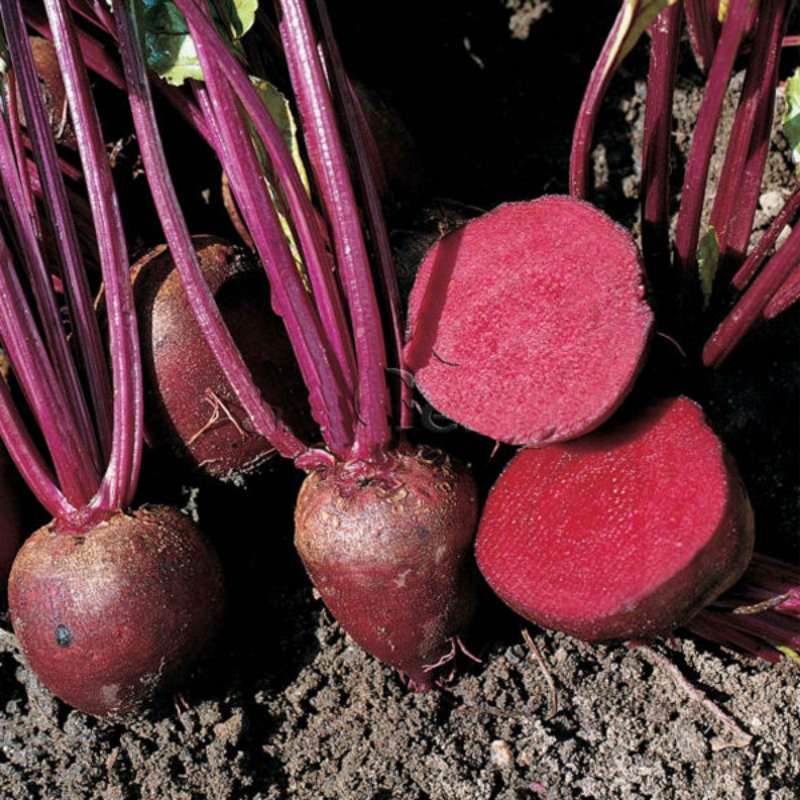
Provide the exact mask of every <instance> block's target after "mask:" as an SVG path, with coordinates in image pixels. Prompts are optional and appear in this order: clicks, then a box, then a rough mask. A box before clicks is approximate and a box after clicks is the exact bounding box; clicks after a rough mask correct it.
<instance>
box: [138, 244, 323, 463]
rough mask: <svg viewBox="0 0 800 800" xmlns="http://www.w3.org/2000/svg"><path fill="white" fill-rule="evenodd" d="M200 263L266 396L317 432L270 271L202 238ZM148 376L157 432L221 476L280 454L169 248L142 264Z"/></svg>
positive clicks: (163, 442) (150, 423)
mask: <svg viewBox="0 0 800 800" xmlns="http://www.w3.org/2000/svg"><path fill="white" fill-rule="evenodd" d="M193 243H194V246H195V248H196V250H197V255H198V260H199V263H200V268H201V270H202V272H203V276H204V278H205V279H206V281H207V282H208V284H209V288H210V290H211V292H212V293H213V295H214V297H215V299H216V301H217V303H218V304H219V307H220V310H221V313H222V315H223V317H224V319H225V321H226V323H227V324H228V327H229V328H230V331H231V334H232V335H233V337H234V340H235V341H236V343H237V344H238V345H239V348H240V350H241V351H242V355H243V357H244V359H245V362H246V363H247V365H248V367H249V368H250V371H251V374H252V376H253V380H254V382H255V383H256V385H257V386H258V388H259V389H260V390H261V392H262V394H263V396H264V398H265V400H266V401H267V402H269V403H270V405H271V406H273V407H274V408H275V409H276V412H277V413H278V414H279V415H280V416H281V417H282V418H283V419H285V420H287V421H288V422H289V423H290V424H291V425H292V426H293V427H294V428H296V429H297V430H298V432H299V433H300V434H301V435H302V436H307V437H313V436H314V428H313V423H312V422H311V419H310V416H309V414H308V410H307V409H308V402H307V400H306V394H307V393H306V391H305V388H304V386H303V383H302V380H301V378H300V375H299V373H298V370H297V366H296V363H295V359H294V355H293V353H292V350H291V346H290V344H289V341H288V339H287V337H286V332H285V330H284V327H283V325H282V323H281V321H280V319H279V318H278V317H277V316H276V315H275V314H274V313H273V312H272V310H271V308H270V305H269V287H268V284H267V281H266V279H265V277H264V273H263V270H262V269H261V268H260V266H259V265H258V264H256V263H255V262H254V261H253V260H252V259H251V258H249V257H248V256H247V255H246V254H245V253H244V251H242V250H241V249H237V248H235V247H233V246H232V245H230V244H228V243H227V242H225V241H223V240H221V239H217V238H214V237H211V236H197V237H194V238H193ZM133 274H134V296H135V298H136V303H137V311H138V316H139V328H140V331H141V342H142V360H143V366H144V374H145V391H146V403H147V406H146V419H145V421H146V426H147V436H148V439H149V441H150V443H151V444H152V445H154V446H159V445H160V446H167V447H169V448H170V449H172V450H173V451H174V452H176V453H177V454H178V455H179V457H181V458H183V459H184V460H186V461H188V462H189V463H190V464H192V465H193V466H194V467H196V468H198V469H200V470H201V471H203V472H205V473H207V474H209V475H211V476H213V477H217V478H230V477H236V476H238V475H241V474H246V473H248V472H251V471H253V470H254V469H256V468H257V467H258V466H259V464H261V463H262V462H263V461H264V459H266V458H267V457H268V456H269V455H270V454H271V453H272V452H273V448H272V446H271V445H270V444H269V442H268V441H267V440H266V439H265V438H264V437H263V436H260V435H259V434H258V433H257V432H256V431H255V430H254V429H253V425H252V423H251V421H250V419H249V418H248V416H247V414H245V413H244V412H243V411H242V409H241V408H240V406H239V404H238V402H237V400H236V396H235V394H234V393H233V391H232V390H231V388H230V385H229V384H228V382H227V381H226V379H225V376H224V375H223V373H222V370H221V369H220V367H219V365H218V364H217V362H216V360H215V359H214V356H213V355H212V353H211V350H210V349H209V347H208V345H207V344H206V341H205V339H204V338H203V334H202V331H201V330H200V327H199V325H198V324H197V321H196V319H195V316H194V314H193V313H192V310H191V307H190V306H189V303H188V301H187V299H186V293H185V291H184V289H183V286H182V284H181V281H180V277H179V275H178V272H177V270H176V269H175V265H174V263H173V260H172V256H171V254H170V251H169V249H168V248H167V247H165V246H161V247H157V248H155V249H154V250H153V251H151V252H150V253H148V254H147V255H146V256H145V257H144V258H142V259H140V260H139V262H137V264H135V265H134V267H133Z"/></svg>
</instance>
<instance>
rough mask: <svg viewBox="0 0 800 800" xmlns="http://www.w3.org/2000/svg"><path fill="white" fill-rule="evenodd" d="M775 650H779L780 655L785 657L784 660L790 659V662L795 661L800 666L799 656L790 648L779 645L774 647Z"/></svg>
mask: <svg viewBox="0 0 800 800" xmlns="http://www.w3.org/2000/svg"><path fill="white" fill-rule="evenodd" d="M775 649H776V650H780V651H781V653H783V654H784V655H785V656H786V658H790V659H791V660H792V661H796V662H797V663H798V664H800V655H799V654H798V653H796V652H795V651H794V650H792V649H791V647H786V646H785V645H781V644H779V645H776V647H775Z"/></svg>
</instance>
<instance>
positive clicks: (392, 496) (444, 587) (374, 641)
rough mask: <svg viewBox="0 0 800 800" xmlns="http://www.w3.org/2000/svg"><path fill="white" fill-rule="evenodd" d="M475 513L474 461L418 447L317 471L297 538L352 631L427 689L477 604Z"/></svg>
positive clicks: (302, 501)
mask: <svg viewBox="0 0 800 800" xmlns="http://www.w3.org/2000/svg"><path fill="white" fill-rule="evenodd" d="M476 518H477V499H476V494H475V486H474V484H473V482H472V479H471V478H470V476H469V474H468V473H467V472H466V470H465V469H464V468H463V467H460V466H456V465H455V464H453V462H451V461H450V459H449V458H447V457H446V456H444V455H443V454H442V453H440V452H438V451H433V450H430V449H420V450H411V451H407V452H400V453H396V454H394V455H392V456H391V457H390V460H389V461H388V463H384V464H382V465H380V466H370V465H368V464H363V463H358V464H337V465H336V466H334V467H333V468H332V469H330V470H329V471H326V472H315V473H312V474H311V475H309V476H308V478H307V479H306V481H305V482H304V484H303V487H302V489H301V491H300V496H299V498H298V501H297V510H296V513H295V544H296V546H297V550H298V552H299V554H300V557H301V558H302V559H303V563H304V564H305V567H306V570H307V571H308V573H309V575H310V576H311V580H312V581H313V582H314V585H315V586H316V587H317V590H318V591H319V593H320V594H321V595H322V599H323V600H324V601H325V604H326V605H327V606H328V608H329V609H330V611H331V613H332V614H333V615H334V617H336V619H337V620H338V622H339V623H340V624H341V626H342V627H343V628H344V629H345V630H346V631H347V633H349V634H350V636H352V638H353V639H355V641H356V642H357V643H358V644H360V645H361V646H362V647H363V648H364V649H365V650H366V651H367V652H369V653H371V654H372V655H374V656H376V657H377V658H379V659H381V661H384V662H386V663H387V664H391V665H392V666H393V667H396V668H397V669H399V670H400V671H401V672H404V673H405V674H406V675H407V676H408V677H409V678H411V679H412V680H413V681H414V683H415V685H416V687H417V688H420V689H423V688H428V687H429V686H430V685H431V683H432V682H433V680H434V679H435V673H434V670H432V669H430V667H431V665H434V664H436V663H437V662H439V661H440V659H442V657H443V656H446V655H447V653H448V651H449V650H450V649H451V646H452V644H453V641H452V639H453V637H456V636H458V635H459V634H460V633H463V632H464V630H465V629H466V628H467V626H468V625H469V623H470V621H471V620H472V617H473V615H474V612H475V605H476V600H477V595H476V587H477V570H476V569H475V563H474V558H473V554H472V544H473V540H474V535H475V522H476Z"/></svg>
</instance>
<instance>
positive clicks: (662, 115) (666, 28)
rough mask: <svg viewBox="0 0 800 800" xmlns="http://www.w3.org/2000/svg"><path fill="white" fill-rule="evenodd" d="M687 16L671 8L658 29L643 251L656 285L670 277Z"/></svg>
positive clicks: (647, 130) (646, 149)
mask: <svg viewBox="0 0 800 800" xmlns="http://www.w3.org/2000/svg"><path fill="white" fill-rule="evenodd" d="M681 19H682V11H681V5H680V3H677V4H675V5H674V6H668V7H667V8H665V9H664V10H663V11H662V12H661V13H660V14H659V15H658V18H657V19H656V21H655V23H654V24H653V27H652V29H651V30H652V38H651V43H650V67H649V73H648V77H647V102H646V104H645V117H644V143H643V149H642V196H643V208H642V252H643V255H644V260H645V263H646V264H647V269H648V273H649V274H650V275H651V276H652V277H653V280H654V281H655V282H656V283H659V284H664V283H666V281H667V280H668V278H669V257H670V250H669V198H670V184H669V178H670V154H671V151H672V104H673V96H674V94H675V77H676V74H677V67H678V48H679V45H680V38H681Z"/></svg>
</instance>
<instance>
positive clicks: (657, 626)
mask: <svg viewBox="0 0 800 800" xmlns="http://www.w3.org/2000/svg"><path fill="white" fill-rule="evenodd" d="M476 547H477V557H478V566H479V567H480V569H481V571H482V572H483V574H484V576H485V578H486V580H487V581H488V582H489V585H490V586H491V587H492V589H494V591H495V592H496V594H497V595H498V596H499V597H500V598H501V599H502V600H503V601H504V602H505V603H506V604H508V605H509V606H511V608H513V609H514V610H515V611H516V612H517V613H518V614H520V615H521V616H523V617H525V618H526V619H529V620H531V621H533V622H536V623H538V624H540V625H543V626H545V627H548V628H555V629H557V630H561V631H565V632H566V633H569V634H572V635H573V636H577V637H579V638H581V639H586V640H588V641H602V640H608V639H631V638H649V637H652V636H656V635H659V634H664V633H667V632H669V631H671V630H672V629H673V628H675V627H676V626H678V625H680V624H682V623H683V622H685V621H686V620H687V619H688V618H689V617H691V616H692V614H694V613H695V612H696V611H699V610H700V609H701V608H702V607H703V606H704V605H706V604H707V603H709V602H710V601H711V600H713V599H714V598H715V597H716V596H717V595H718V594H720V593H721V592H722V591H724V590H725V589H726V588H728V587H729V586H731V585H732V584H733V583H734V582H735V581H736V580H737V579H738V578H739V577H740V576H741V574H742V573H743V572H744V570H745V568H746V566H747V564H748V562H749V560H750V557H751V554H752V549H753V515H752V510H751V508H750V503H749V501H748V499H747V495H746V493H745V490H744V487H743V485H742V482H741V480H740V478H739V475H738V472H737V470H736V467H735V465H734V463H733V461H732V460H731V458H730V456H729V455H728V454H727V453H726V451H725V449H724V447H723V445H722V442H720V440H719V439H718V438H717V437H716V436H715V434H714V433H713V432H712V430H711V429H710V428H709V426H708V424H707V422H706V420H705V417H704V415H703V411H702V409H701V408H700V407H699V406H698V405H696V404H695V403H694V402H692V401H691V400H689V399H687V398H685V397H680V398H677V399H670V400H666V401H662V402H661V403H659V404H657V405H655V406H652V407H650V408H648V409H647V410H646V411H645V412H644V413H642V414H640V415H639V416H637V417H636V418H635V419H631V420H629V421H626V422H625V423H623V424H621V425H618V426H615V427H614V428H613V429H612V430H607V431H606V430H604V431H602V432H599V433H596V434H593V435H592V436H588V437H586V438H584V439H581V440H580V441H578V442H570V443H568V444H560V445H553V446H552V447H547V448H544V449H542V450H523V451H522V452H520V453H519V454H518V455H517V456H516V457H515V458H514V460H513V461H512V462H511V463H510V465H509V466H508V468H507V469H506V471H505V472H504V473H503V475H502V476H501V477H500V479H499V480H498V481H497V483H496V484H495V486H494V488H493V489H492V491H491V493H490V495H489V498H488V501H487V503H486V507H485V509H484V513H483V517H482V519H481V522H480V527H479V530H478V538H477V545H476Z"/></svg>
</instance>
